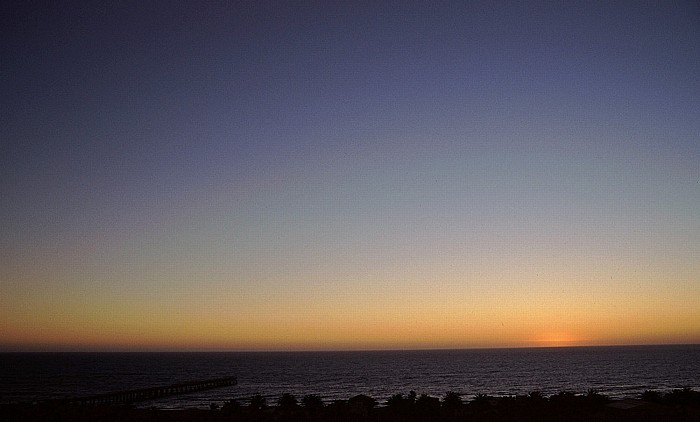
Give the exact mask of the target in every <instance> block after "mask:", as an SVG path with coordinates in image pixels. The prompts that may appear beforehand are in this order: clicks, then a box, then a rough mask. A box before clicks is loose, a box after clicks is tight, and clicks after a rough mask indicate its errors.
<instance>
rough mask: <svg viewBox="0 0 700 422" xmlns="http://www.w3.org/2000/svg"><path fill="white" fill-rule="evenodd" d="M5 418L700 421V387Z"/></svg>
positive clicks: (33, 413)
mask: <svg viewBox="0 0 700 422" xmlns="http://www.w3.org/2000/svg"><path fill="white" fill-rule="evenodd" d="M0 419H2V420H4V421H24V420H44V421H92V420H101V421H121V420H132V421H193V422H197V421H242V422H248V421H251V422H252V421H281V420H282V421H335V420H341V421H342V420H347V421H377V422H381V421H387V422H391V421H558V420H570V421H588V420H596V421H618V420H622V421H646V420H668V421H700V392H697V391H694V390H693V389H690V388H684V389H675V390H672V391H670V392H668V393H662V392H659V391H651V390H649V391H646V392H644V393H643V394H642V395H641V396H640V397H638V398H628V399H617V400H612V399H610V398H608V397H606V396H604V395H602V394H599V393H597V392H595V391H592V390H591V391H589V392H588V393H587V394H574V393H571V392H566V391H564V392H560V393H557V394H554V395H551V396H545V395H543V394H541V393H539V392H536V391H535V392H531V393H529V394H527V395H517V396H503V397H496V396H488V395H483V394H478V395H476V396H475V397H474V398H473V399H471V400H464V399H463V398H462V397H461V396H460V395H459V394H457V393H453V392H448V393H446V394H445V395H444V396H443V397H433V396H428V395H425V394H421V395H418V394H416V393H415V392H413V391H411V392H409V393H408V394H401V393H397V394H395V395H393V396H391V397H389V398H388V399H385V400H382V401H379V400H377V399H375V398H372V397H369V396H366V395H357V396H354V397H350V398H348V399H347V400H335V401H333V402H330V403H325V402H324V401H323V400H321V398H320V397H319V396H317V395H307V396H305V397H303V398H301V399H300V400H298V399H297V398H296V397H294V396H292V395H291V394H282V395H281V396H280V397H279V398H278V399H277V400H276V401H275V402H274V403H268V402H267V400H266V399H265V398H264V397H263V396H259V395H257V396H254V397H251V398H250V400H249V402H248V403H246V404H245V405H243V404H241V402H240V401H238V400H235V399H232V400H229V401H228V402H226V403H224V404H223V405H218V404H216V403H212V404H211V407H210V409H208V410H205V409H156V408H137V407H133V405H132V406H129V405H126V406H114V405H112V406H110V405H100V406H90V405H76V404H67V403H61V402H44V403H37V404H26V403H25V404H4V405H0Z"/></svg>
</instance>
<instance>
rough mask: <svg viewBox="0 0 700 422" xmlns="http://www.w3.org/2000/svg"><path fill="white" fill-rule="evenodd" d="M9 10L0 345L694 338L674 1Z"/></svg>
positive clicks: (696, 29)
mask: <svg viewBox="0 0 700 422" xmlns="http://www.w3.org/2000/svg"><path fill="white" fill-rule="evenodd" d="M5 3H7V4H5ZM5 3H3V5H2V6H0V8H1V9H2V10H1V13H0V16H2V18H0V19H2V22H1V24H0V28H2V29H0V57H2V59H0V113H1V116H2V117H1V121H2V124H1V125H0V139H1V140H2V142H0V197H1V198H2V200H1V201H0V350H5V351H8V350H17V351H30V350H31V351H34V350H37V351H48V350H326V349H415V348H472V347H530V346H576V345H611V344H665V343H700V78H699V77H698V76H699V75H700V6H699V5H698V3H697V2H695V1H659V2H646V1H619V2H608V1H591V2H580V3H579V2H559V1H556V2H555V1H552V2H549V1H524V2H521V1H518V2H493V1H483V2H482V1H432V2H421V1H397V2H393V1H366V2H365V1H358V2H336V1H315V2H306V1H301V2H269V1H221V2H217V1H212V2H183V1H168V2H165V1H154V2H142V1H133V2H132V1H124V2H110V1H103V2H100V1H93V2H76V1H73V2H60V1H59V2H48V1H46V2H45V1H42V0H37V1H33V2H5ZM13 3H22V4H13Z"/></svg>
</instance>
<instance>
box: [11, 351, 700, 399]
mask: <svg viewBox="0 0 700 422" xmlns="http://www.w3.org/2000/svg"><path fill="white" fill-rule="evenodd" d="M232 375H234V376H237V377H238V385H236V386H233V387H228V388H222V389H218V390H210V391H204V392H200V393H196V394H190V395H184V396H177V397H171V398H167V399H160V400H157V401H151V402H144V403H141V404H139V405H140V406H144V407H150V406H156V407H160V408H183V407H208V406H209V404H210V403H219V404H222V403H223V402H224V401H226V400H228V399H231V398H237V399H240V400H241V401H243V402H245V401H246V399H248V398H249V397H250V396H252V395H254V394H262V395H263V396H266V397H267V398H268V402H272V403H274V402H275V401H276V399H277V398H278V397H279V396H280V395H281V394H282V393H291V394H293V395H295V396H296V397H297V398H299V399H300V398H301V397H303V396H304V395H306V394H318V395H320V396H321V397H322V398H323V399H324V400H326V401H331V400H334V399H347V398H349V397H351V396H353V395H356V394H367V395H370V396H372V397H374V398H376V399H377V400H378V401H379V402H380V403H382V402H384V401H385V400H386V399H387V398H388V397H390V396H391V395H393V394H396V393H407V392H408V391H410V390H415V391H416V392H417V393H418V394H422V393H426V394H430V395H433V396H443V395H444V394H445V393H446V392H447V391H456V392H459V393H461V394H462V395H463V396H464V397H465V398H469V396H472V395H474V394H478V393H484V394H490V395H513V394H526V393H528V392H531V391H541V392H543V393H545V394H552V393H556V392H559V391H563V390H567V391H573V392H579V393H585V392H586V391H588V390H589V389H595V390H597V391H599V392H600V393H603V394H607V395H609V396H611V397H613V398H621V397H634V396H637V395H639V394H640V393H641V392H643V391H644V390H647V389H656V390H668V389H672V388H681V387H691V388H694V389H696V390H700V345H694V346H626V347H576V348H546V349H545V348H543V349H490V350H431V351H377V352H279V353H3V354H0V402H17V401H34V400H43V399H49V398H67V397H77V396H86V395H93V394H99V393H105V392H110V391H117V390H124V389H132V388H142V387H152V386H158V385H166V384H172V383H177V382H185V381H191V380H199V379H207V378H216V377H224V376H232Z"/></svg>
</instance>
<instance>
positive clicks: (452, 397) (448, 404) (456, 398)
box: [442, 391, 462, 409]
mask: <svg viewBox="0 0 700 422" xmlns="http://www.w3.org/2000/svg"><path fill="white" fill-rule="evenodd" d="M442 406H443V407H445V408H448V409H456V408H459V407H461V406H462V396H460V395H459V394H458V393H455V392H454V391H448V392H447V394H445V397H444V398H443V399H442Z"/></svg>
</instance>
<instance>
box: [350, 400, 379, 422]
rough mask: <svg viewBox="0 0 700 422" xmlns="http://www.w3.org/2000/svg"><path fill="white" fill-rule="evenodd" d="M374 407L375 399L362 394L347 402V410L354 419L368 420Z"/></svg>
mask: <svg viewBox="0 0 700 422" xmlns="http://www.w3.org/2000/svg"><path fill="white" fill-rule="evenodd" d="M376 405H377V401H376V400H375V399H373V398H372V397H370V396H366V395H364V394H359V395H357V396H354V397H351V398H350V400H348V408H349V409H350V414H351V415H352V416H353V417H354V418H362V419H366V418H368V417H369V415H370V414H371V413H372V409H374V407H375V406H376Z"/></svg>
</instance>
